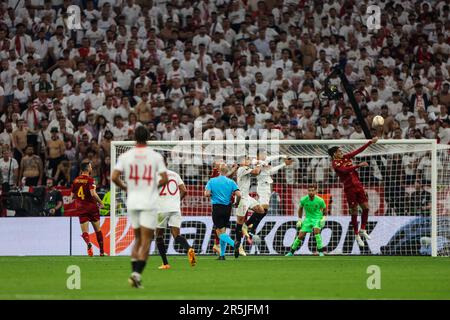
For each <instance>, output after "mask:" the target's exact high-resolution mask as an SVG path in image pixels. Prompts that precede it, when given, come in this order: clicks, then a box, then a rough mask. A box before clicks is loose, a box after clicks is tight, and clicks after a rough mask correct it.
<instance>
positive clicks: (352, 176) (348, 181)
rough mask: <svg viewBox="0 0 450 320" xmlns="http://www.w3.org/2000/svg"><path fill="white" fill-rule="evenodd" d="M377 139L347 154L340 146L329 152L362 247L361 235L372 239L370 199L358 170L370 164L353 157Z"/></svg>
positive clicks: (354, 230) (376, 139) (357, 238)
mask: <svg viewBox="0 0 450 320" xmlns="http://www.w3.org/2000/svg"><path fill="white" fill-rule="evenodd" d="M377 141H378V138H377V137H375V138H373V139H372V140H371V141H369V142H368V143H366V144H365V145H363V146H362V147H361V148H359V149H356V150H355V151H352V152H350V153H347V154H344V153H343V152H342V150H341V148H339V147H332V148H330V149H329V150H328V154H329V155H330V156H331V158H333V169H334V171H335V172H336V174H337V175H338V176H339V179H340V180H341V182H342V184H343V185H344V193H345V196H346V197H347V203H348V207H349V209H350V214H351V219H352V226H353V232H354V233H355V238H356V241H357V242H358V245H359V246H360V247H363V246H364V242H363V241H362V239H361V236H363V237H364V238H365V239H366V240H370V237H369V235H368V233H367V231H366V224H367V220H368V219H369V200H368V198H367V193H366V191H365V190H364V187H363V185H362V183H361V181H360V180H359V175H358V172H357V171H356V170H357V169H358V168H360V167H367V166H368V165H369V164H368V163H367V162H360V163H358V164H356V165H354V164H353V161H352V158H353V157H355V156H356V155H358V154H359V153H361V152H363V151H364V150H365V149H366V148H367V147H368V146H370V145H371V144H374V143H377ZM358 205H359V206H360V207H361V209H362V214H361V229H360V230H359V232H358Z"/></svg>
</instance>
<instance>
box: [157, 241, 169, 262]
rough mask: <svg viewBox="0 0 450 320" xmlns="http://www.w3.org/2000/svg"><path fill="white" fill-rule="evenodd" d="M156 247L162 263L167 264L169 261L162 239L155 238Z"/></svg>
mask: <svg viewBox="0 0 450 320" xmlns="http://www.w3.org/2000/svg"><path fill="white" fill-rule="evenodd" d="M156 246H157V247H158V251H159V255H160V256H161V259H162V261H163V263H164V264H169V261H167V255H166V246H165V245H164V239H163V238H156Z"/></svg>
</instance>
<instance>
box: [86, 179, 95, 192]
mask: <svg viewBox="0 0 450 320" xmlns="http://www.w3.org/2000/svg"><path fill="white" fill-rule="evenodd" d="M96 187H97V186H96V185H95V180H94V178H89V182H88V188H89V190H95V188H96Z"/></svg>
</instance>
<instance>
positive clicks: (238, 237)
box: [235, 223, 242, 243]
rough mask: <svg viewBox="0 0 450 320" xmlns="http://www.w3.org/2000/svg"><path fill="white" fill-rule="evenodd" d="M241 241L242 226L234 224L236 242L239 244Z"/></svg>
mask: <svg viewBox="0 0 450 320" xmlns="http://www.w3.org/2000/svg"><path fill="white" fill-rule="evenodd" d="M241 239H242V224H239V223H237V224H236V240H235V241H236V242H239V243H241Z"/></svg>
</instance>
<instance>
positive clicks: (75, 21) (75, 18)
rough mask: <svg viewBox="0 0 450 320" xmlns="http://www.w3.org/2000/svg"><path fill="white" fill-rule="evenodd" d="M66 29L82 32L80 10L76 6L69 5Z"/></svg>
mask: <svg viewBox="0 0 450 320" xmlns="http://www.w3.org/2000/svg"><path fill="white" fill-rule="evenodd" d="M67 28H68V29H69V30H82V29H83V28H82V27H81V10H80V7H79V6H77V5H70V6H69V7H68V8H67Z"/></svg>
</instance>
